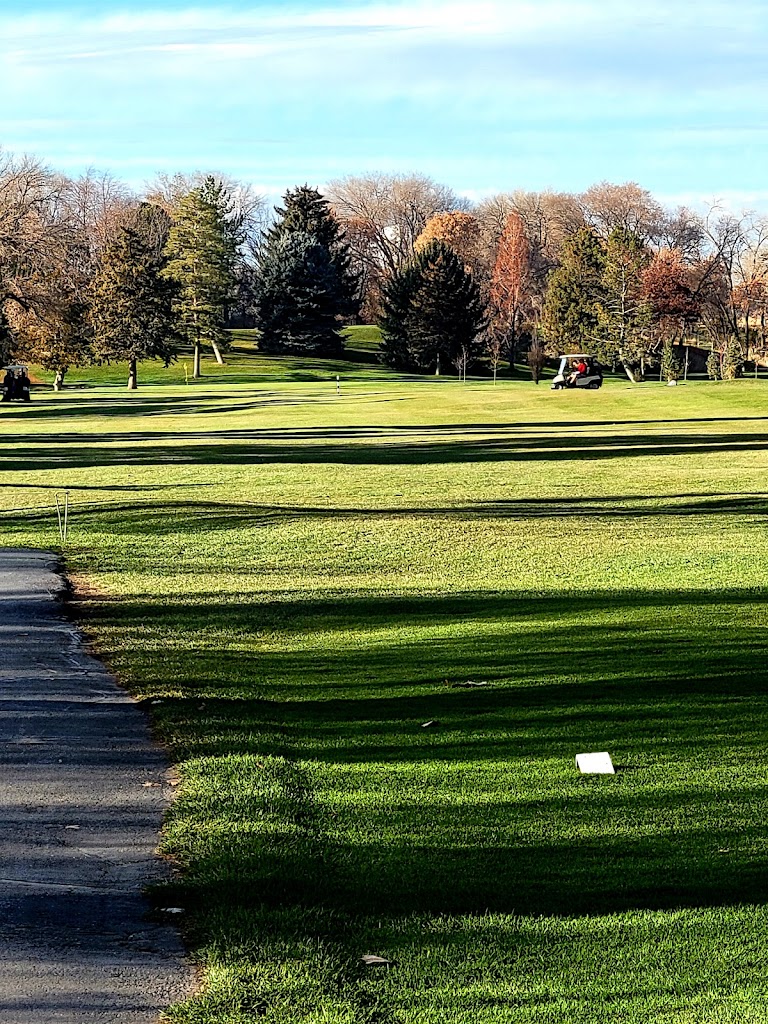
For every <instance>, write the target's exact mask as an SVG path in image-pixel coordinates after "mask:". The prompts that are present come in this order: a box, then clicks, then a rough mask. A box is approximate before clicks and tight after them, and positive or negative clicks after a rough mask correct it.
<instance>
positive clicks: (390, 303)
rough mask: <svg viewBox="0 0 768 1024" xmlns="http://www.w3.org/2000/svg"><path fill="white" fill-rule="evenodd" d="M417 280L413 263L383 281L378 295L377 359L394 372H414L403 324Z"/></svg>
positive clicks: (416, 270) (407, 264)
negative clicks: (379, 339)
mask: <svg viewBox="0 0 768 1024" xmlns="http://www.w3.org/2000/svg"><path fill="white" fill-rule="evenodd" d="M418 277H419V270H418V267H417V265H416V261H415V260H414V261H412V262H411V263H406V264H405V265H404V266H402V267H401V268H400V269H399V270H397V271H396V272H395V273H394V274H393V275H392V277H389V278H387V279H386V280H385V282H384V286H383V288H382V291H381V315H380V317H379V327H380V328H381V345H380V347H379V356H380V358H381V361H382V362H383V363H386V364H387V365H388V366H391V367H393V368H394V369H396V370H405V371H413V370H415V369H416V364H415V362H414V360H413V358H412V356H411V349H410V344H409V340H408V327H407V324H408V316H409V313H410V310H411V299H412V297H413V294H414V292H415V290H416V285H417V282H418Z"/></svg>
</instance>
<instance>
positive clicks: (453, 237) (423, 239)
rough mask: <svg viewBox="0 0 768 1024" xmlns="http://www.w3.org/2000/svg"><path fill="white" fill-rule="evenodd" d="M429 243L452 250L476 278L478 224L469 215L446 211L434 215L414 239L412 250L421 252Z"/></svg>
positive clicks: (456, 211) (475, 219)
mask: <svg viewBox="0 0 768 1024" xmlns="http://www.w3.org/2000/svg"><path fill="white" fill-rule="evenodd" d="M430 242H442V243H443V245H447V246H448V248H449V249H453V251H454V252H455V253H456V255H457V256H458V257H459V259H460V260H461V261H462V263H463V264H464V269H465V270H466V271H467V273H470V274H473V275H475V276H476V277H477V274H478V257H479V243H480V224H479V222H478V220H477V218H476V217H473V216H472V214H471V213H463V212H462V211H461V210H448V211H446V212H444V213H436V214H434V215H433V216H432V217H430V218H429V220H428V221H427V223H426V224H425V225H424V230H423V231H422V232H421V234H420V235H419V237H418V238H417V239H416V242H415V244H414V250H415V251H416V252H417V253H418V252H421V251H422V250H423V249H426V247H427V246H428V245H429V244H430Z"/></svg>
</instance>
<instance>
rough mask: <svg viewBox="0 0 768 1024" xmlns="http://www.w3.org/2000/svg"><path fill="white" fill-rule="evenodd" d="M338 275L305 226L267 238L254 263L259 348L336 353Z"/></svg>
mask: <svg viewBox="0 0 768 1024" xmlns="http://www.w3.org/2000/svg"><path fill="white" fill-rule="evenodd" d="M338 309H339V278H338V273H337V271H336V268H335V266H334V265H333V262H332V259H331V256H330V254H329V252H328V249H327V248H326V247H325V246H323V245H321V244H320V243H319V242H318V241H317V239H316V238H315V236H314V235H311V234H308V233H307V232H306V231H299V230H295V231H287V232H285V233H284V234H281V235H276V236H275V237H274V238H273V239H271V241H270V243H269V245H267V246H266V247H265V249H264V251H263V253H262V258H261V263H260V267H259V284H258V311H259V328H260V331H261V335H260V338H259V348H260V349H261V350H262V351H263V352H276V353H279V352H292V353H297V354H301V353H306V354H314V355H323V356H329V355H339V354H340V353H341V351H342V347H343V339H342V336H341V334H340V332H339V319H338Z"/></svg>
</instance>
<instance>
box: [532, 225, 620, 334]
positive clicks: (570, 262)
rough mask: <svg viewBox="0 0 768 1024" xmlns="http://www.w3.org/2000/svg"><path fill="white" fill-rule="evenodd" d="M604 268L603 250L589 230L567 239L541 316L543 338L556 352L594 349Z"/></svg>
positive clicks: (549, 285)
mask: <svg viewBox="0 0 768 1024" xmlns="http://www.w3.org/2000/svg"><path fill="white" fill-rule="evenodd" d="M604 269H605V253H604V251H603V247H602V245H601V243H600V240H599V239H598V238H597V236H596V235H595V233H594V232H593V231H592V230H591V229H590V228H582V229H581V230H580V231H577V232H576V233H575V234H574V235H571V237H570V238H569V239H567V241H566V242H565V244H564V246H563V253H562V258H561V263H560V266H559V267H558V268H557V269H556V270H554V271H553V272H552V274H551V275H550V278H549V283H548V285H547V294H546V298H545V300H544V309H543V317H542V327H543V331H544V335H545V337H546V338H547V340H548V341H549V342H550V344H551V345H552V346H553V347H555V348H556V349H558V351H560V352H564V351H565V352H567V351H571V352H573V351H584V350H587V351H589V350H590V349H591V348H594V346H595V344H596V341H597V338H598V323H599V313H600V304H601V302H602V299H603V295H604V286H603V272H604Z"/></svg>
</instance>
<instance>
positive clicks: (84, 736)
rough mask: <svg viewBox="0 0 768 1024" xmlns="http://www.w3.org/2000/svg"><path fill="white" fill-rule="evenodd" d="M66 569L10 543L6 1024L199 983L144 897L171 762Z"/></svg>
mask: <svg viewBox="0 0 768 1024" xmlns="http://www.w3.org/2000/svg"><path fill="white" fill-rule="evenodd" d="M55 569H56V566H55V559H54V557H53V556H52V555H49V554H46V553H45V552H39V551H21V550H13V551H10V550H0V652H1V653H0V1024H31V1022H33V1021H34V1022H35V1024H54V1022H55V1024H59V1022H62V1024H91V1022H97V1021H98V1022H99V1024H150V1022H152V1024H154V1022H155V1021H157V1018H158V1016H159V1014H160V1012H161V1010H163V1009H164V1008H165V1007H167V1006H168V1005H169V1004H170V1003H172V1002H174V1001H176V1000H178V999H183V998H184V997H185V996H186V995H187V994H188V993H189V991H190V989H191V985H192V978H191V971H190V969H189V967H188V965H187V964H186V963H185V960H184V953H183V949H182V946H181V943H180V940H179V937H178V935H177V933H176V930H175V929H174V928H173V927H172V926H170V925H168V924H165V923H162V922H161V921H158V920H152V919H150V918H149V917H148V914H147V912H148V909H149V907H148V904H147V903H146V902H145V900H144V897H143V895H142V889H143V887H144V886H145V885H147V883H149V882H152V881H156V880H158V879H161V878H163V877H165V867H164V865H163V863H162V861H160V860H159V859H158V858H157V856H156V855H155V849H156V846H157V841H158V830H159V828H160V823H161V818H162V814H163V811H164V809H165V807H166V806H167V804H168V800H169V796H170V792H171V791H170V789H169V786H168V778H167V771H168V765H167V762H166V760H165V758H164V757H163V754H162V752H161V751H160V750H158V748H157V747H156V746H155V745H154V744H153V743H152V741H151V739H150V736H149V733H148V731H147V726H146V722H145V720H144V716H143V714H142V712H141V711H140V710H139V708H138V707H137V706H136V705H135V704H134V702H133V701H132V700H131V698H130V697H129V696H128V695H127V694H126V693H125V691H124V690H122V689H121V688H120V687H119V686H118V685H117V683H116V682H115V680H114V679H113V678H112V677H111V676H110V674H109V673H108V672H107V671H106V669H105V668H104V666H103V665H102V664H101V663H100V662H99V661H97V660H96V659H95V658H93V657H92V656H91V655H90V654H89V653H88V652H87V651H86V650H85V649H84V647H83V644H82V640H81V637H80V636H79V634H78V633H77V631H76V630H75V629H74V628H73V627H72V625H71V624H70V623H68V622H67V621H66V618H65V617H64V615H63V614H62V608H61V605H60V603H59V602H58V601H57V600H56V593H57V591H59V590H60V589H61V586H62V581H61V579H60V578H59V577H58V576H57V575H56V572H55Z"/></svg>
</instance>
